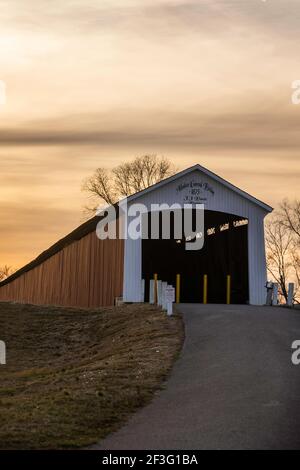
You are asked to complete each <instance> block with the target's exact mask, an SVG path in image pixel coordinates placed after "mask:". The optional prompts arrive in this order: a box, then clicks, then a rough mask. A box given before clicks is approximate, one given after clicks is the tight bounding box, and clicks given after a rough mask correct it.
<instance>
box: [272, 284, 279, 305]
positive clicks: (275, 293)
mask: <svg viewBox="0 0 300 470" xmlns="http://www.w3.org/2000/svg"><path fill="white" fill-rule="evenodd" d="M272 305H278V283H277V282H274V284H273V300H272Z"/></svg>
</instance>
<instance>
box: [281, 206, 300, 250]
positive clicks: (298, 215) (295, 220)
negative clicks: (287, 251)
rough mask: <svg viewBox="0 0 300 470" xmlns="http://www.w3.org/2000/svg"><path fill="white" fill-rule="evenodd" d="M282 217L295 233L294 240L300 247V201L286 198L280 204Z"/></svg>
mask: <svg viewBox="0 0 300 470" xmlns="http://www.w3.org/2000/svg"><path fill="white" fill-rule="evenodd" d="M280 219H281V223H282V225H284V226H285V227H286V228H287V229H288V230H289V231H290V232H291V233H292V235H293V239H294V242H295V243H296V244H297V245H298V246H299V247H300V201H298V200H295V201H294V202H290V201H288V200H287V199H285V200H284V201H283V202H282V203H281V205H280Z"/></svg>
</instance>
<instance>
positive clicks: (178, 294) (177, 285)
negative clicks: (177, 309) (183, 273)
mask: <svg viewBox="0 0 300 470" xmlns="http://www.w3.org/2000/svg"><path fill="white" fill-rule="evenodd" d="M179 302H180V274H176V303H177V304H179Z"/></svg>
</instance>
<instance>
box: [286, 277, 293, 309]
mask: <svg viewBox="0 0 300 470" xmlns="http://www.w3.org/2000/svg"><path fill="white" fill-rule="evenodd" d="M294 289H295V284H294V283H293V282H290V283H289V291H288V298H287V305H288V306H289V307H292V306H293V301H294Z"/></svg>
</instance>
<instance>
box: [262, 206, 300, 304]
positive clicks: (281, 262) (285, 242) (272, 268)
mask: <svg viewBox="0 0 300 470" xmlns="http://www.w3.org/2000/svg"><path fill="white" fill-rule="evenodd" d="M266 248H267V265H268V271H269V273H270V274H271V276H272V278H273V280H274V281H276V282H278V284H279V293H280V295H281V297H282V299H284V300H285V301H286V300H287V296H288V283H289V282H294V283H295V294H294V301H295V302H297V303H300V201H298V200H295V201H293V202H290V201H288V200H284V201H283V202H282V203H281V204H280V207H279V209H278V210H277V211H275V212H274V214H273V215H272V216H271V217H270V219H269V220H268V222H267V224H266Z"/></svg>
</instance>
